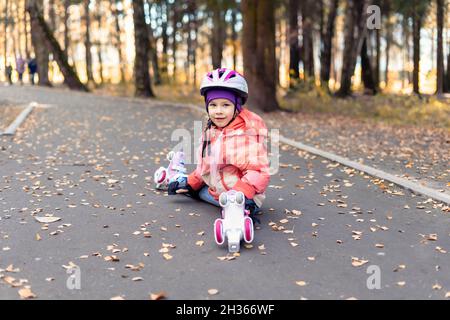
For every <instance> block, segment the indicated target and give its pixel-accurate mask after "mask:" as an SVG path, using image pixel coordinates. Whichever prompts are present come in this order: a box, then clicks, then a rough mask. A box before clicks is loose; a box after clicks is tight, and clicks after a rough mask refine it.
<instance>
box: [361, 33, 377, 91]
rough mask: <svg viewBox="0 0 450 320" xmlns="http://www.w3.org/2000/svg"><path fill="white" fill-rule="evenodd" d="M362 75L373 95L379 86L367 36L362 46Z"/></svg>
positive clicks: (365, 85)
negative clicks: (370, 56) (368, 51)
mask: <svg viewBox="0 0 450 320" xmlns="http://www.w3.org/2000/svg"><path fill="white" fill-rule="evenodd" d="M361 76H362V80H363V83H364V87H365V88H366V90H367V92H368V93H369V94H372V95H373V94H375V93H376V92H377V87H376V84H375V74H374V72H373V69H372V65H371V62H370V58H369V55H368V53H367V37H365V38H364V40H363V43H362V46H361Z"/></svg>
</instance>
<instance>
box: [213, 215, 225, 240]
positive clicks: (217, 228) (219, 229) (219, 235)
mask: <svg viewBox="0 0 450 320" xmlns="http://www.w3.org/2000/svg"><path fill="white" fill-rule="evenodd" d="M214 238H215V240H216V243H217V244H218V245H222V244H223V242H224V241H225V237H224V234H223V222H222V220H221V219H216V221H215V222H214Z"/></svg>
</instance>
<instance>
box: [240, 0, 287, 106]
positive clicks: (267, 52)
mask: <svg viewBox="0 0 450 320" xmlns="http://www.w3.org/2000/svg"><path fill="white" fill-rule="evenodd" d="M241 6H242V13H243V39H242V48H243V57H244V71H245V76H246V77H247V79H248V82H249V92H250V93H251V94H250V96H249V102H248V104H249V105H250V106H252V107H254V108H259V109H262V110H264V111H274V110H277V109H279V106H278V102H277V99H276V83H277V80H276V79H275V77H274V76H273V75H274V74H275V19H274V3H273V1H272V0H242V2H241Z"/></svg>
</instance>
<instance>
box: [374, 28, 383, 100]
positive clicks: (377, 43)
mask: <svg viewBox="0 0 450 320" xmlns="http://www.w3.org/2000/svg"><path fill="white" fill-rule="evenodd" d="M380 60H381V31H380V29H376V30H375V68H374V72H373V81H374V85H375V92H377V91H379V88H380V68H381V66H380ZM375 92H374V93H375Z"/></svg>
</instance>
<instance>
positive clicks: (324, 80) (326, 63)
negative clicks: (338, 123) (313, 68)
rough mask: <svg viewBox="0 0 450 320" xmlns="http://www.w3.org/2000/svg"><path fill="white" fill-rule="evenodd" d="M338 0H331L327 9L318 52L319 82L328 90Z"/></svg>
mask: <svg viewBox="0 0 450 320" xmlns="http://www.w3.org/2000/svg"><path fill="white" fill-rule="evenodd" d="M338 5H339V0H332V1H331V5H330V8H329V11H328V17H327V22H326V23H327V25H326V27H325V31H324V32H325V33H324V35H323V38H322V51H321V53H320V82H321V85H322V86H323V87H325V88H326V89H327V90H329V87H328V81H330V68H331V49H332V44H333V37H334V24H335V20H336V14H337V8H338Z"/></svg>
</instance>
